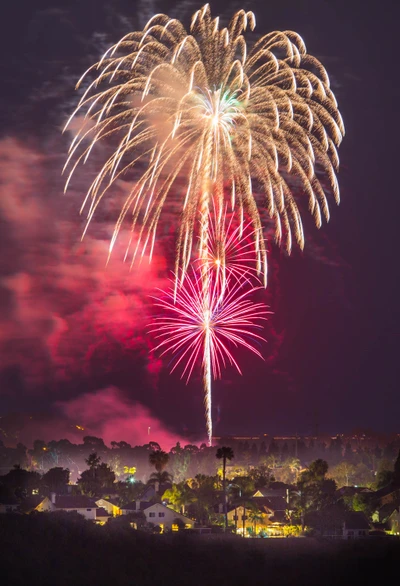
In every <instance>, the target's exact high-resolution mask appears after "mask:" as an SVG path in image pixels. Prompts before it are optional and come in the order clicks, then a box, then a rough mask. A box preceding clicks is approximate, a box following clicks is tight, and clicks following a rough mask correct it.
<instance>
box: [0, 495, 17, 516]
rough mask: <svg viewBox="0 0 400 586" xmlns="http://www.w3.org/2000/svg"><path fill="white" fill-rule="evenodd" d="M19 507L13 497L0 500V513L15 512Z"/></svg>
mask: <svg viewBox="0 0 400 586" xmlns="http://www.w3.org/2000/svg"><path fill="white" fill-rule="evenodd" d="M18 509H19V503H18V500H17V499H16V498H14V497H11V498H2V499H1V500H0V514H2V513H3V514H4V513H15V512H16V511H18Z"/></svg>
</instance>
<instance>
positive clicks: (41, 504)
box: [19, 496, 51, 515]
mask: <svg viewBox="0 0 400 586" xmlns="http://www.w3.org/2000/svg"><path fill="white" fill-rule="evenodd" d="M19 510H20V512H21V513H25V514H26V515H29V513H33V511H38V512H44V511H49V510H51V506H50V504H47V503H46V502H45V498H43V497H42V496H30V497H28V498H26V499H24V500H23V501H22V502H21V504H20V506H19Z"/></svg>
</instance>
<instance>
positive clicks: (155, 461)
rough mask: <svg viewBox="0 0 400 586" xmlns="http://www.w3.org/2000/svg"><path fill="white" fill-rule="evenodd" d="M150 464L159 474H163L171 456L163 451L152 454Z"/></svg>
mask: <svg viewBox="0 0 400 586" xmlns="http://www.w3.org/2000/svg"><path fill="white" fill-rule="evenodd" d="M149 462H150V464H151V465H152V466H154V468H155V469H156V470H157V472H162V471H163V470H164V468H165V467H166V466H167V464H168V462H169V455H168V454H167V452H164V451H163V450H156V451H154V452H150V454H149Z"/></svg>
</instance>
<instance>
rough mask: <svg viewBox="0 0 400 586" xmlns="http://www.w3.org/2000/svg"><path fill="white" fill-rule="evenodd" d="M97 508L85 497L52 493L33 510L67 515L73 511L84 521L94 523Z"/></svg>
mask: <svg viewBox="0 0 400 586" xmlns="http://www.w3.org/2000/svg"><path fill="white" fill-rule="evenodd" d="M97 508H98V507H97V505H96V503H95V502H94V501H92V500H91V499H90V498H88V497H87V496H83V495H82V496H81V495H78V496H69V495H68V496H64V495H56V494H55V493H54V492H52V493H51V495H50V498H49V497H47V496H46V497H45V498H44V499H43V500H42V502H41V503H40V504H39V505H38V506H37V507H36V509H35V510H36V511H40V512H46V511H48V512H55V511H66V512H68V513H70V512H73V511H74V512H76V513H79V514H80V515H82V517H85V519H89V520H90V521H96V509H97Z"/></svg>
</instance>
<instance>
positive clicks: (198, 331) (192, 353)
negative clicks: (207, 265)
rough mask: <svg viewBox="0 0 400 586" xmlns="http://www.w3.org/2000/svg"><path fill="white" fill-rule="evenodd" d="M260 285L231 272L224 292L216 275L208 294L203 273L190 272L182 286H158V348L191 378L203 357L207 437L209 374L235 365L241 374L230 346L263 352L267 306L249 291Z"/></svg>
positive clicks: (215, 375) (155, 325)
mask: <svg viewBox="0 0 400 586" xmlns="http://www.w3.org/2000/svg"><path fill="white" fill-rule="evenodd" d="M260 288H262V287H261V286H259V287H249V286H248V281H247V280H243V281H240V280H237V279H232V278H230V277H227V280H226V286H225V292H224V295H223V296H221V295H220V287H219V285H218V283H217V281H216V279H214V278H212V277H211V278H210V280H209V288H208V290H207V291H206V294H204V286H203V280H202V277H201V274H196V273H195V272H193V274H192V275H190V276H189V275H188V274H187V275H186V276H185V279H184V281H183V284H182V287H180V288H179V289H178V291H177V292H176V291H175V287H174V284H173V282H171V289H170V290H169V291H167V292H162V291H161V292H160V293H161V295H160V296H159V297H157V298H155V304H156V306H157V307H158V308H160V309H161V310H162V313H161V315H159V316H157V317H156V318H155V319H154V323H153V326H152V329H151V331H152V332H153V333H155V338H156V339H157V340H158V343H157V346H156V348H155V349H156V350H161V355H164V354H167V353H171V354H172V355H173V362H174V365H173V368H172V371H174V370H175V369H176V368H178V367H179V366H181V367H182V378H183V377H186V380H187V381H188V380H189V379H190V376H191V375H192V373H193V369H194V367H195V365H196V363H197V362H198V361H199V360H200V359H201V361H202V368H203V375H204V388H205V402H206V413H207V430H208V436H209V442H210V444H211V437H212V420H211V376H213V378H221V371H222V368H224V367H226V366H228V365H231V366H234V367H235V368H236V369H237V371H238V372H239V373H240V374H241V369H240V367H239V365H238V363H237V361H236V360H235V358H234V356H233V354H232V348H237V347H239V346H241V347H244V348H247V349H248V350H250V351H251V352H253V353H254V354H256V355H257V356H259V357H261V358H262V355H261V352H260V351H259V350H258V349H257V348H256V347H255V345H254V344H255V343H256V342H260V341H262V340H263V338H262V337H261V336H260V335H259V333H257V332H258V331H259V330H260V329H262V325H261V323H260V322H262V321H263V320H265V319H266V316H267V314H268V311H267V309H266V306H265V305H264V304H263V303H253V302H252V301H251V299H250V296H251V294H252V293H253V292H254V291H256V290H257V289H260Z"/></svg>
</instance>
